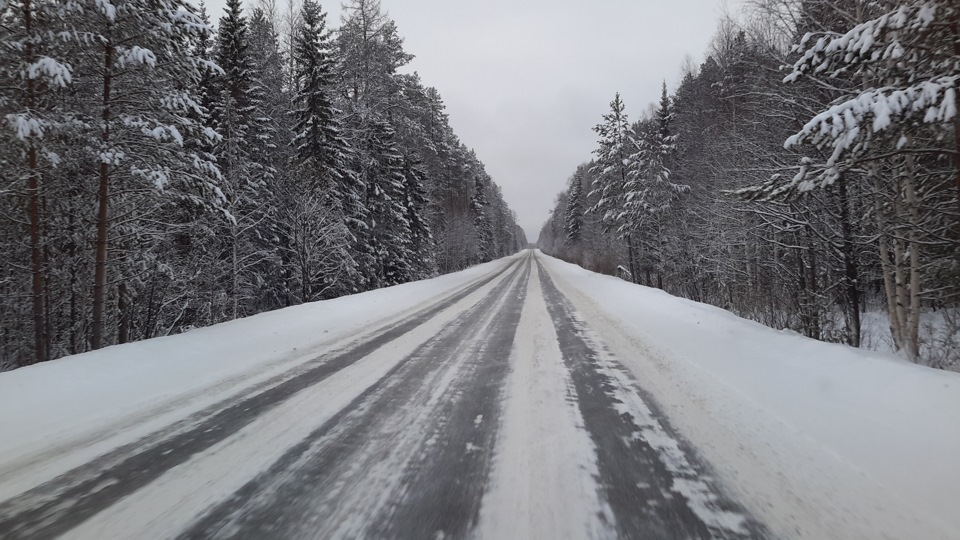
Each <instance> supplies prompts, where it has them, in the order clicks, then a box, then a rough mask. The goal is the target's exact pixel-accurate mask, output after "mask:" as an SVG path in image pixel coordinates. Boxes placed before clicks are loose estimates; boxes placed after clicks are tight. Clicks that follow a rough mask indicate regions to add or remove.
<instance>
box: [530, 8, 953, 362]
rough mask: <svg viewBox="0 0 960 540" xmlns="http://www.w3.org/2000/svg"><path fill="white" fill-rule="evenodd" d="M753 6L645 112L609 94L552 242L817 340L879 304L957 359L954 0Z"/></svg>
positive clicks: (845, 335) (546, 241)
mask: <svg viewBox="0 0 960 540" xmlns="http://www.w3.org/2000/svg"><path fill="white" fill-rule="evenodd" d="M741 15H742V16H743V17H742V18H743V21H744V22H736V21H734V20H732V19H726V20H723V21H722V22H721V24H720V27H719V29H718V31H717V34H716V36H715V38H714V40H713V43H712V46H711V49H710V51H709V54H708V56H707V58H706V60H705V61H704V62H703V63H702V64H701V65H700V66H698V67H697V66H690V67H687V68H685V73H684V74H683V78H682V80H681V82H680V84H679V86H678V87H677V88H676V90H675V91H673V92H672V93H669V92H668V91H667V87H666V85H664V87H663V93H662V98H661V100H660V102H659V103H658V104H657V105H655V106H653V107H652V108H651V110H650V111H649V112H648V113H647V114H641V115H640V119H639V120H638V121H636V122H630V121H629V120H628V116H627V112H626V108H625V106H624V104H623V102H622V100H621V99H620V96H619V95H617V96H616V97H615V99H614V100H613V102H612V103H611V104H610V111H609V112H608V113H607V114H606V115H604V117H603V119H602V121H601V123H600V124H599V125H597V126H596V127H595V128H594V131H595V132H596V133H597V136H598V146H597V149H596V150H595V151H594V157H593V159H592V160H590V161H589V162H586V163H584V164H583V165H581V166H580V167H579V168H578V169H577V170H576V172H575V173H574V174H573V176H572V177H571V178H570V180H569V182H568V185H567V188H566V189H565V190H564V191H563V192H562V193H560V194H559V196H558V197H557V201H556V206H555V208H554V210H553V212H552V215H551V217H550V218H549V220H548V221H547V223H545V224H544V226H543V229H542V231H541V233H540V239H539V245H540V247H541V248H542V249H543V250H544V251H545V252H547V253H550V254H554V255H556V256H558V257H561V258H563V259H566V260H568V261H571V262H575V263H577V264H580V265H582V266H584V267H586V268H589V269H592V270H596V271H600V272H605V273H609V274H617V275H619V276H621V277H623V278H625V279H628V280H632V281H633V282H635V283H641V284H644V285H648V286H652V287H659V288H661V289H664V290H666V291H668V292H670V293H672V294H675V295H679V296H683V297H686V298H690V299H693V300H696V301H700V302H707V303H710V304H713V305H716V306H720V307H723V308H725V309H729V310H731V311H733V312H735V313H737V314H739V315H741V316H745V317H748V318H751V319H754V320H757V321H760V322H762V323H764V324H767V325H769V326H773V327H776V328H789V329H793V330H795V331H797V332H800V333H802V334H803V335H806V336H809V337H812V338H816V339H820V340H825V341H832V342H839V343H847V344H850V345H852V346H864V345H865V343H864V337H865V336H864V333H863V330H864V318H865V317H864V314H865V313H867V312H868V311H873V312H877V311H881V312H885V314H886V315H887V316H888V318H889V328H890V335H891V337H892V341H893V345H894V348H895V349H896V350H898V351H901V352H902V353H903V355H904V356H905V357H907V358H910V359H911V360H913V361H915V362H919V363H923V364H926V365H930V366H933V367H939V368H948V369H957V368H958V367H960V310H958V300H960V115H958V109H960V107H958V99H960V97H958V94H960V90H958V87H960V4H957V3H956V2H955V1H953V0H897V1H890V0H881V1H864V0H754V1H752V2H751V3H750V4H749V5H748V7H747V8H746V11H745V12H744V13H742V14H741ZM932 313H936V315H937V317H936V318H931V317H930V314H932ZM925 321H927V322H925ZM924 324H933V325H936V326H935V327H930V328H924V327H923V325H924Z"/></svg>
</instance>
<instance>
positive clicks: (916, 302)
mask: <svg viewBox="0 0 960 540" xmlns="http://www.w3.org/2000/svg"><path fill="white" fill-rule="evenodd" d="M905 161H906V168H907V178H906V180H907V182H906V186H905V194H906V198H907V201H906V202H907V212H909V216H910V235H909V238H910V243H909V245H908V249H909V254H910V291H909V298H910V318H909V319H908V325H909V326H908V327H907V338H908V341H907V343H908V346H909V349H908V352H909V354H910V357H911V358H912V359H913V360H914V361H916V362H919V361H920V281H921V279H922V277H921V269H920V242H919V239H918V238H917V231H918V230H919V229H920V211H919V209H918V208H917V205H918V204H919V201H918V200H917V189H916V168H915V167H914V160H913V155H912V154H907V155H906V158H905Z"/></svg>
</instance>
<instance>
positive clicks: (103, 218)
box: [90, 37, 113, 350]
mask: <svg viewBox="0 0 960 540" xmlns="http://www.w3.org/2000/svg"><path fill="white" fill-rule="evenodd" d="M108 39H109V37H108ZM103 63H104V73H103V115H102V120H103V135H102V141H103V146H104V148H106V146H107V144H109V142H110V85H111V83H112V82H113V81H112V75H113V43H112V42H108V43H107V45H106V47H105V48H104V62H103ZM109 202H110V166H109V164H108V163H107V162H106V160H104V159H103V156H101V157H100V186H99V189H98V192H97V204H98V207H97V244H96V263H95V264H96V266H95V269H94V278H93V331H92V335H91V337H90V348H91V349H94V350H96V349H99V348H100V347H102V346H103V326H104V320H103V319H104V317H103V311H104V304H105V302H104V300H105V296H106V289H107V219H108V212H107V207H108V204H109Z"/></svg>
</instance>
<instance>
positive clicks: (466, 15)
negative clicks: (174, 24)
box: [208, 0, 736, 241]
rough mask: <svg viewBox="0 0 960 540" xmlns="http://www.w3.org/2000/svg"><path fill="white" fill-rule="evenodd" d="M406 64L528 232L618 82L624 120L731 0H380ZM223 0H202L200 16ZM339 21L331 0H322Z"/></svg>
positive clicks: (583, 156)
mask: <svg viewBox="0 0 960 540" xmlns="http://www.w3.org/2000/svg"><path fill="white" fill-rule="evenodd" d="M381 1H382V5H383V8H384V10H386V11H387V12H388V13H389V14H390V16H391V17H392V18H393V19H394V20H395V21H396V22H397V27H398V29H399V31H400V34H401V35H402V36H403V37H404V40H405V42H404V46H405V49H406V50H407V52H409V53H411V54H414V55H415V56H416V58H415V59H414V60H413V62H412V63H411V65H410V70H411V71H417V72H419V73H420V76H421V79H422V80H423V82H424V84H426V85H428V86H434V87H436V88H437V89H438V90H439V91H440V94H441V95H442V96H443V100H444V102H445V103H446V105H447V112H448V113H449V115H450V122H451V125H452V126H453V129H454V131H455V132H456V133H457V135H458V136H459V137H460V139H461V140H462V141H463V143H464V144H466V145H467V146H469V147H471V148H473V149H474V150H476V152H477V155H478V156H479V158H480V160H481V161H483V163H484V164H485V165H486V168H487V172H488V173H490V175H491V176H492V177H493V179H494V180H495V181H496V182H497V183H498V184H500V186H501V187H502V188H503V193H504V197H505V198H506V200H507V203H508V204H509V205H510V207H511V208H513V209H514V210H515V211H516V212H517V215H518V217H519V221H520V225H521V226H523V228H524V229H525V230H526V232H527V238H528V239H529V240H530V241H536V239H537V236H538V234H539V232H540V227H541V225H542V224H543V222H544V220H546V218H547V215H548V212H549V211H550V209H551V208H552V207H553V200H554V197H555V195H556V194H557V192H559V191H560V190H561V189H563V185H564V183H565V182H566V180H567V179H568V178H569V177H570V176H571V175H572V174H573V172H574V170H575V168H576V166H577V165H578V164H580V163H582V162H584V161H587V160H588V159H589V158H590V156H591V154H590V152H591V151H592V150H593V149H594V147H595V146H596V140H595V134H594V133H593V132H592V131H591V128H592V127H593V126H594V125H596V124H597V123H598V122H599V120H600V117H601V115H603V113H604V112H605V111H606V110H607V108H608V104H609V102H610V100H611V99H612V98H613V95H614V93H615V92H620V95H621V96H622V97H623V99H624V102H625V103H626V106H627V114H628V115H629V117H630V119H631V120H634V119H636V118H637V117H638V115H639V114H640V113H641V112H642V111H643V110H645V109H646V108H647V106H648V105H649V104H650V103H652V102H654V101H656V100H657V99H659V97H660V84H661V82H662V81H663V80H664V79H666V81H667V85H668V86H669V87H670V88H671V90H672V89H673V88H675V86H676V84H677V83H678V82H679V78H680V69H681V65H682V63H683V59H684V57H685V56H687V55H689V56H691V57H692V58H693V59H694V60H695V61H696V62H697V63H698V64H699V62H700V61H702V60H703V57H704V53H705V52H706V50H707V47H708V44H709V42H710V39H711V37H712V36H713V34H714V31H715V29H716V24H717V20H718V19H719V18H720V17H721V15H722V14H723V13H724V11H725V10H726V9H730V10H732V9H734V8H735V7H736V0H729V1H724V0H381ZM224 3H225V2H224V0H208V6H209V7H208V9H209V11H210V17H211V19H212V20H213V21H214V23H216V21H217V20H218V19H219V18H220V16H221V15H222V14H223V5H224ZM278 4H281V5H283V4H285V2H284V0H279V1H278ZM321 4H322V5H323V8H324V10H325V11H328V12H330V13H331V15H330V16H328V20H329V21H330V22H331V23H333V25H334V26H339V20H340V1H339V0H336V1H333V2H331V1H323V0H321Z"/></svg>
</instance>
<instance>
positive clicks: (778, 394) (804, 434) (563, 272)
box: [537, 253, 960, 539]
mask: <svg viewBox="0 0 960 540" xmlns="http://www.w3.org/2000/svg"><path fill="white" fill-rule="evenodd" d="M537 256H538V257H539V258H540V260H541V261H542V262H543V263H544V264H545V265H546V267H547V269H548V270H549V272H550V274H551V276H553V278H554V280H555V281H556V283H557V286H558V288H560V290H561V291H562V292H563V293H564V294H566V295H567V296H568V297H569V298H570V300H571V301H572V302H573V304H574V305H575V306H576V308H577V310H578V311H579V313H580V315H581V316H583V317H584V319H585V320H586V321H587V322H588V323H589V324H590V326H591V328H592V329H594V330H595V331H597V333H598V334H599V336H600V338H601V339H603V340H604V342H605V343H606V344H607V346H608V348H609V349H610V351H611V353H612V354H614V355H615V356H616V358H617V359H618V360H620V361H621V362H622V363H623V364H625V366H626V367H627V368H628V369H629V370H630V371H632V373H633V375H634V376H635V377H636V379H637V380H638V381H639V383H640V385H641V386H642V387H643V388H644V389H645V390H646V391H647V392H649V393H650V394H651V395H652V396H653V397H654V399H655V400H656V401H657V403H658V404H659V406H660V408H661V409H662V411H663V412H664V413H665V414H666V415H667V417H668V418H669V420H670V422H671V425H672V426H673V428H674V429H676V430H677V431H678V432H679V433H680V434H681V435H682V436H683V437H684V438H685V439H687V440H688V441H689V442H690V443H692V444H693V446H694V447H695V448H696V449H697V451H698V453H699V455H700V456H701V457H702V458H704V459H705V460H706V461H707V462H708V463H709V464H710V465H711V467H712V469H713V471H714V473H715V474H716V475H717V476H718V477H719V478H720V479H721V480H722V482H723V483H724V485H725V486H726V487H727V488H728V489H730V490H731V491H732V492H733V494H734V495H735V496H736V498H737V499H738V500H739V501H740V502H741V503H743V504H744V505H745V506H746V507H747V510H749V511H750V512H751V513H752V514H753V515H754V517H756V518H758V520H759V521H761V522H763V523H764V524H765V525H766V526H767V527H768V528H769V529H770V531H771V532H772V533H773V534H774V535H776V536H779V537H783V538H814V539H818V538H871V539H875V538H928V539H932V538H958V537H960V533H958V532H957V531H960V512H957V502H958V501H960V459H958V457H957V456H960V424H958V418H960V416H958V415H960V374H957V373H952V372H945V371H939V370H934V369H930V368H926V367H922V366H918V365H915V364H911V363H908V362H906V361H903V360H900V359H897V358H895V357H893V356H891V355H885V354H883V353H876V352H870V351H863V350H860V349H855V348H851V347H847V346H844V345H835V344H827V343H822V342H818V341H815V340H812V339H808V338H804V337H801V336H798V335H796V334H793V333H786V332H780V331H777V330H773V329H771V328H768V327H765V326H762V325H760V324H757V323H754V322H752V321H748V320H746V319H742V318H739V317H737V316H735V315H733V314H731V313H729V312H727V311H724V310H721V309H719V308H715V307H712V306H708V305H706V304H700V303H697V302H693V301H688V300H684V299H680V298H676V297H673V296H670V295H668V294H666V293H664V292H662V291H660V290H657V289H651V288H647V287H641V286H637V285H633V284H630V283H627V282H625V281H623V280H620V279H617V278H614V277H610V276H604V275H600V274H595V273H593V272H589V271H586V270H584V269H582V268H580V267H578V266H575V265H572V264H568V263H565V262H562V261H560V260H557V259H554V258H551V257H548V256H546V255H543V254H542V253H537Z"/></svg>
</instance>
